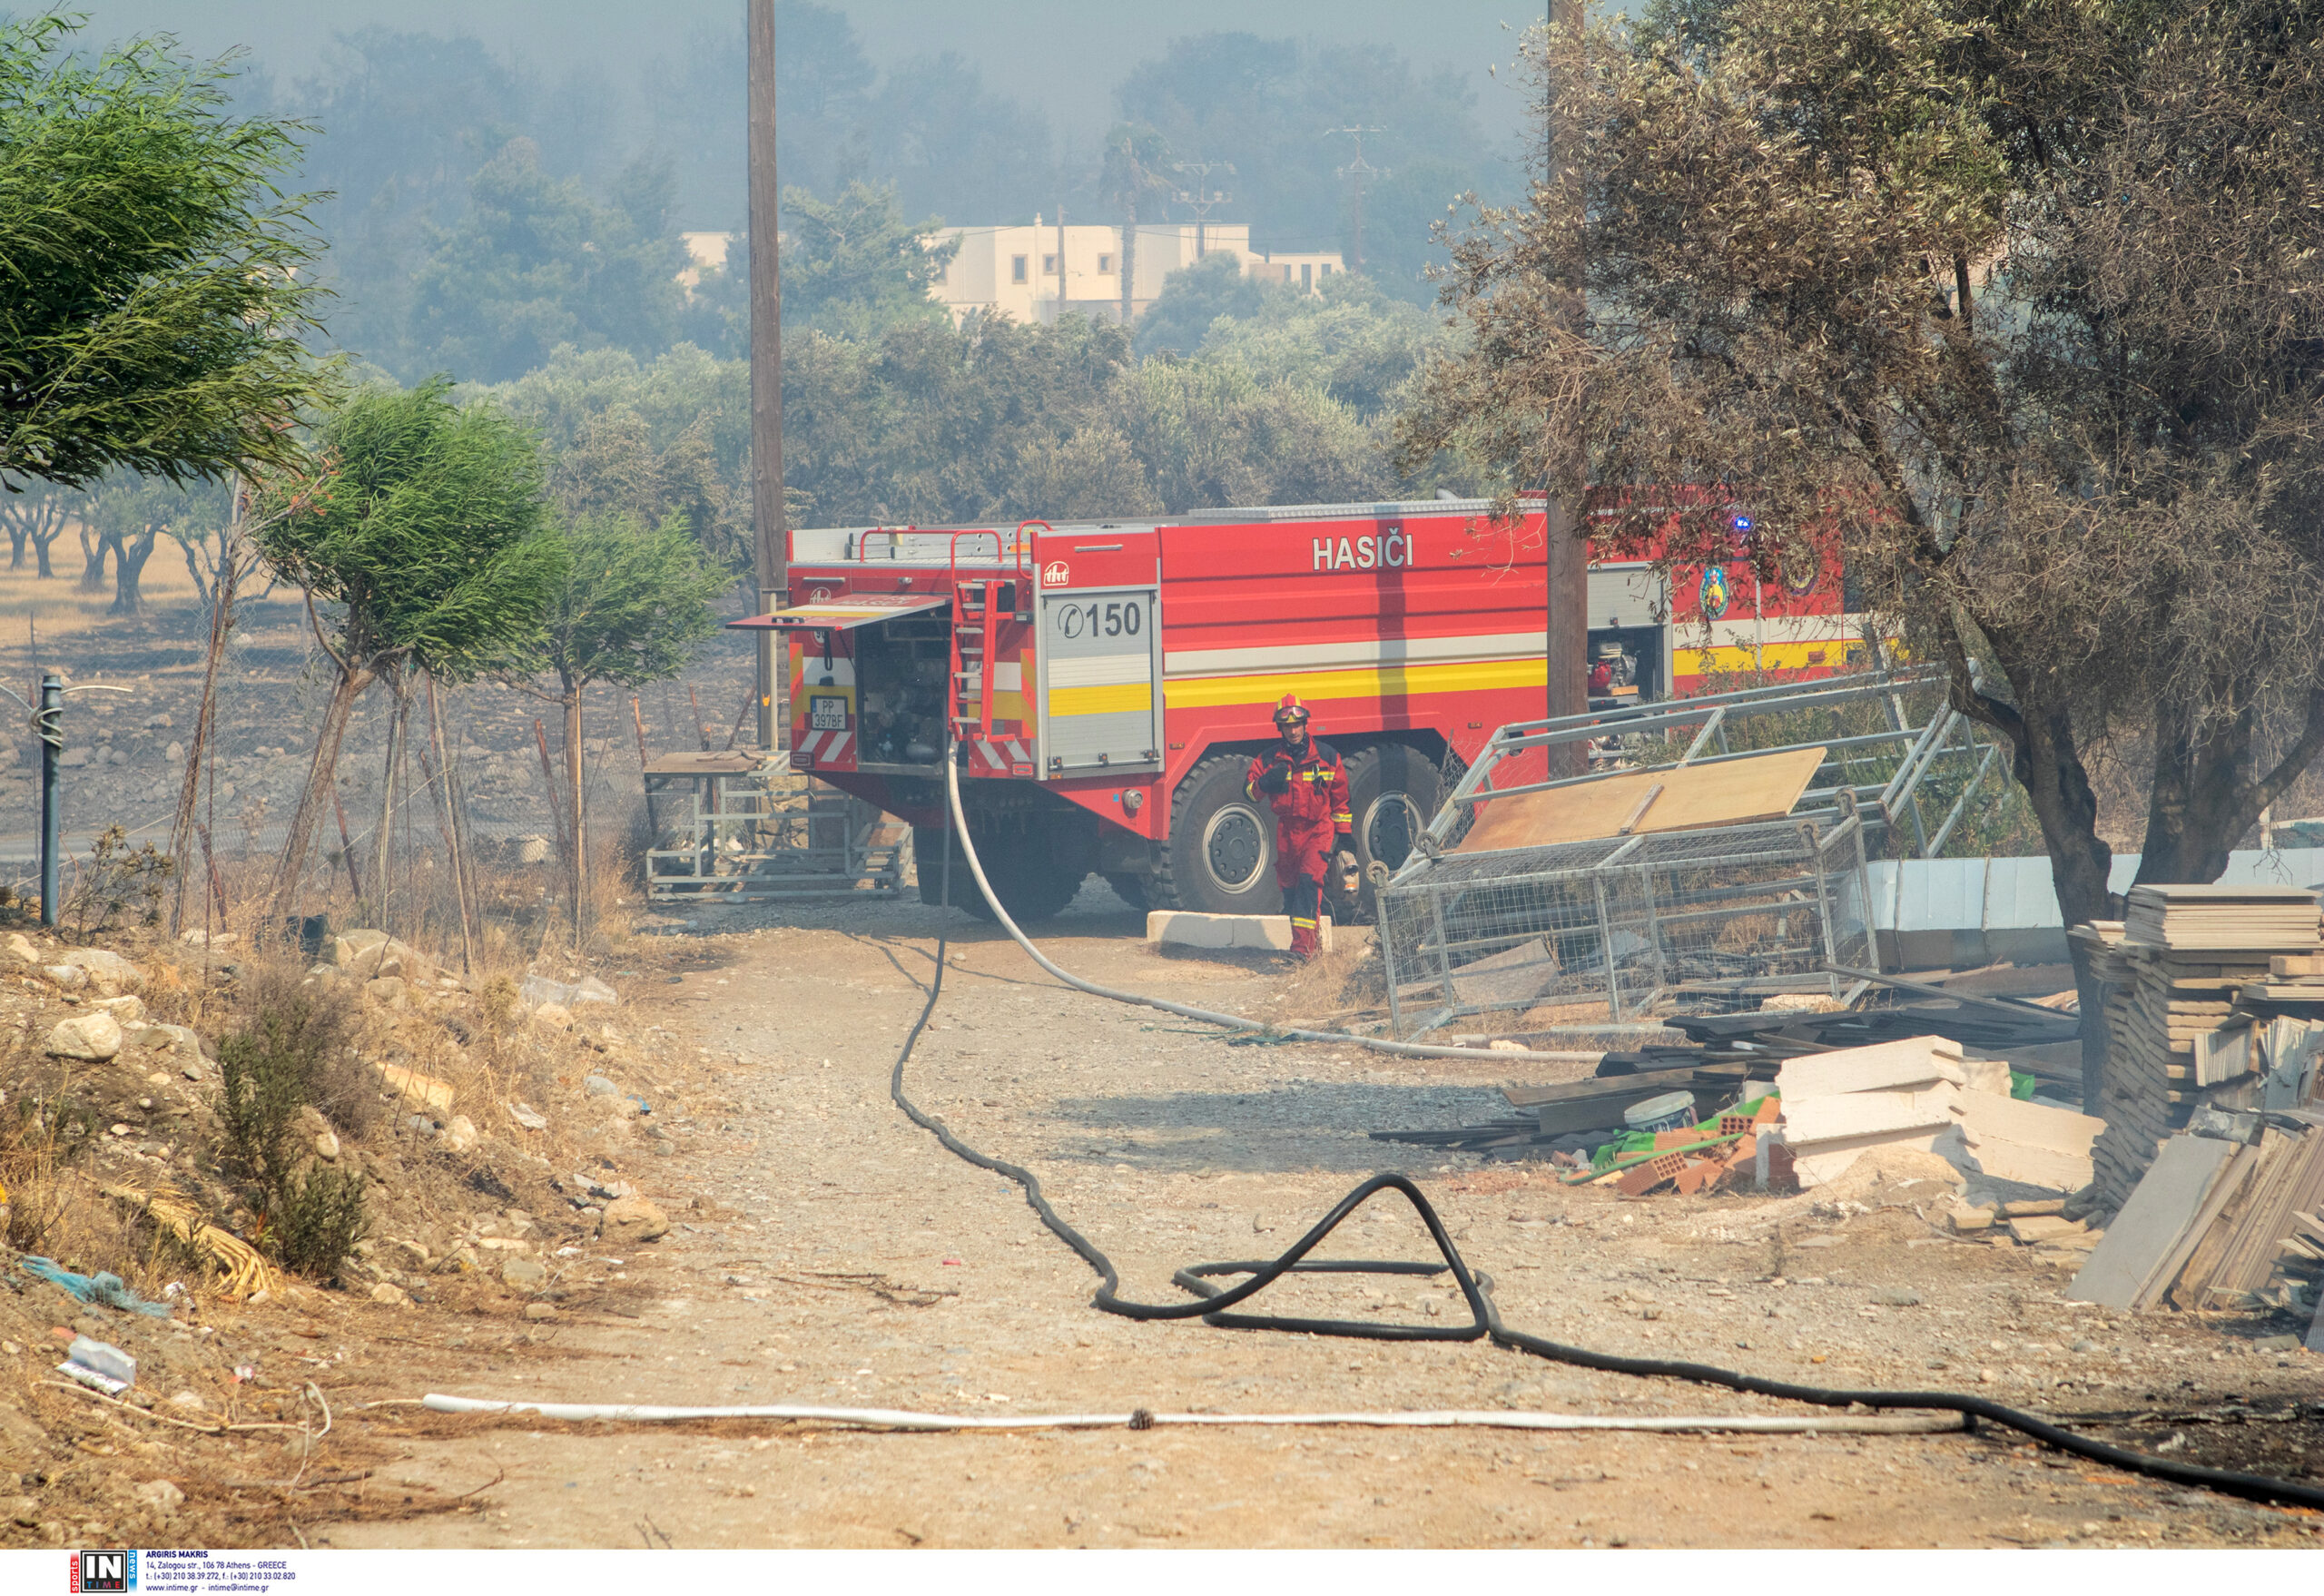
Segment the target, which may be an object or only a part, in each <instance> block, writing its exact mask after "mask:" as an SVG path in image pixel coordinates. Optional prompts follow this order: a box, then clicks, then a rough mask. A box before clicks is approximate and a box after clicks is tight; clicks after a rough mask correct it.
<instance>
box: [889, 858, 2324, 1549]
mask: <svg viewBox="0 0 2324 1596" xmlns="http://www.w3.org/2000/svg"><path fill="white" fill-rule="evenodd" d="M941 871H942V874H941V877H940V879H941V882H942V884H943V892H942V898H943V901H945V902H946V903H947V904H949V903H950V901H951V895H952V892H951V887H952V832H951V829H950V827H949V826H948V827H947V828H945V832H944V857H943V863H942V866H941ZM947 923H948V922H947V921H939V923H938V927H937V932H936V977H935V979H934V980H931V982H930V983H929V989H928V1001H927V1002H926V1003H925V1004H923V1005H922V1006H921V1010H920V1018H919V1019H917V1020H913V1021H912V1026H911V1031H910V1032H909V1033H908V1034H907V1035H906V1036H905V1038H904V1045H903V1049H902V1050H901V1052H899V1053H898V1054H897V1055H896V1066H895V1069H894V1070H893V1071H891V1074H890V1075H889V1078H888V1095H889V1096H890V1097H891V1098H894V1099H895V1104H896V1107H897V1108H900V1109H901V1110H902V1111H903V1113H904V1116H905V1117H906V1118H909V1119H911V1122H912V1123H913V1124H915V1125H917V1126H919V1127H920V1128H921V1129H923V1130H925V1131H927V1132H929V1133H930V1134H931V1135H932V1136H934V1137H935V1138H936V1139H937V1140H938V1141H940V1142H941V1143H942V1144H943V1145H944V1147H945V1149H946V1150H947V1151H949V1152H950V1153H952V1154H953V1155H954V1156H956V1157H958V1158H963V1159H965V1160H967V1161H968V1162H969V1163H971V1164H974V1165H975V1166H976V1167H978V1168H980V1169H990V1170H991V1171H992V1172H993V1173H995V1174H996V1175H1003V1176H1006V1177H1009V1179H1010V1180H1013V1181H1015V1182H1016V1183H1017V1184H1018V1186H1019V1187H1021V1188H1023V1190H1024V1193H1025V1201H1026V1202H1027V1203H1028V1204H1029V1205H1030V1207H1032V1210H1033V1213H1034V1215H1035V1216H1036V1217H1039V1220H1040V1222H1041V1223H1042V1224H1043V1225H1044V1226H1046V1227H1049V1232H1050V1234H1051V1235H1053V1236H1056V1237H1057V1238H1058V1239H1059V1241H1062V1242H1063V1243H1065V1245H1066V1246H1069V1247H1071V1248H1072V1249H1073V1250H1074V1251H1075V1252H1076V1253H1078V1255H1080V1257H1081V1259H1082V1261H1083V1262H1084V1263H1086V1264H1088V1266H1089V1267H1090V1268H1091V1269H1093V1270H1095V1271H1096V1272H1097V1274H1098V1279H1099V1281H1100V1282H1101V1283H1102V1284H1100V1286H1098V1294H1097V1296H1096V1297H1095V1298H1094V1299H1093V1302H1094V1305H1096V1306H1097V1307H1098V1308H1099V1309H1101V1310H1102V1311H1104V1312H1106V1313H1108V1314H1118V1315H1121V1316H1122V1317H1124V1318H1128V1319H1193V1318H1199V1319H1201V1320H1202V1321H1203V1322H1204V1323H1205V1324H1208V1325H1219V1326H1222V1327H1224V1328H1226V1329H1233V1330H1284V1331H1291V1332H1295V1333H1299V1334H1304V1335H1342V1336H1351V1337H1355V1338H1358V1339H1362V1340H1367V1341H1477V1340H1481V1339H1484V1338H1487V1337H1490V1338H1491V1339H1492V1341H1493V1342H1494V1343H1495V1344H1497V1345H1502V1346H1505V1347H1508V1348H1510V1349H1511V1350H1512V1351H1514V1352H1521V1353H1527V1354H1530V1355H1532V1356H1534V1357H1538V1358H1547V1359H1549V1360H1550V1361H1551V1362H1553V1363H1561V1364H1574V1365H1575V1366H1577V1367H1580V1368H1585V1369H1596V1370H1599V1371H1600V1372H1602V1373H1605V1374H1632V1375H1640V1376H1646V1377H1651V1378H1656V1379H1668V1380H1686V1381H1690V1382H1692V1383H1693V1384H1698V1385H1720V1386H1724V1387H1726V1388H1727V1389H1728V1390H1730V1391H1740V1392H1744V1393H1748V1394H1751V1395H1755V1396H1771V1397H1776V1398H1778V1399H1781V1400H1784V1401H1788V1402H1801V1403H1807V1404H1810V1405H1813V1406H1817V1407H1867V1408H1917V1409H1923V1410H1927V1411H1933V1412H1937V1413H1957V1414H1965V1415H1967V1416H1968V1417H1970V1418H1973V1419H1983V1420H1985V1421H1987V1422H1988V1423H1991V1424H1998V1425H2000V1426H2002V1427H2003V1428H2004V1429H2009V1430H2014V1431H2016V1432H2018V1433H2020V1434H2023V1435H2027V1436H2030V1437H2032V1438H2033V1440H2035V1441H2038V1442H2041V1443H2043V1444H2044V1445H2046V1446H2051V1447H2054V1448H2055V1449H2057V1450H2058V1451H2060V1452H2063V1453H2069V1454H2071V1455H2073V1456H2075V1457H2081V1458H2087V1459H2089V1460H2090V1461H2091V1462H2093V1463H2104V1464H2106V1465H2107V1466H2108V1467H2110V1468H2117V1469H2122V1470H2124V1471H2126V1472H2127V1473H2134V1474H2144V1475H2147V1476H2148V1477H2150V1478H2152V1479H2157V1480H2168V1481H2170V1482H2171V1483H2173V1484H2179V1485H2195V1486H2201V1487H2202V1488H2203V1489H2205V1490H2209V1491H2216V1492H2218V1493H2221V1494H2222V1495H2226V1496H2237V1497H2242V1498H2245V1499H2247V1500H2249V1501H2253V1502H2275V1503H2278V1504H2280V1505H2284V1506H2292V1507H2309V1508H2324V1488H2319V1487H2317V1486H2314V1485H2302V1484H2299V1483H2294V1482H2292V1481H2290V1480H2278V1479H2272V1478H2270V1477H2269V1476H2268V1475H2265V1474H2247V1473H2240V1472H2238V1471H2235V1470H2232V1469H2211V1468H2204V1467H2202V1466H2201V1465H2200V1464H2196V1463H2178V1462H2174V1461H2173V1460H2171V1459H2170V1458H2167V1457H2156V1456H2154V1455H2153V1454H2152V1453H2142V1452H2132V1451H2129V1450H2128V1449H2126V1448H2123V1447H2120V1446H2110V1445H2108V1444H2107V1443H2104V1442H2102V1441H2093V1440H2091V1439H2090V1438H2089V1437H2087V1436H2085V1435H2079V1434H2076V1433H2074V1432H2073V1431H2072V1430H2069V1429H2066V1428H2064V1427H2063V1426H2061V1425H2058V1424H2053V1423H2051V1422H2050V1421H2049V1420H2047V1419H2044V1418H2042V1417H2040V1416H2038V1415H2037V1414H2029V1413H2026V1412H2024V1411H2023V1410H2022V1409H2018V1408H2014V1407H2009V1406H2006V1405H2004V1404H2001V1403H1998V1402H1991V1401H1988V1400H1986V1399H1985V1398H1984V1397H1982V1396H1971V1395H1968V1394H1965V1393H1962V1392H1955V1391H1837V1390H1830V1389H1827V1388H1825V1387H1823V1386H1817V1385H1798V1384H1793V1383H1792V1382H1790V1381H1788V1380H1768V1379H1763V1378H1761V1377H1760V1376H1758V1375H1757V1374H1743V1373H1741V1372H1739V1371H1738V1370H1734V1369H1722V1368H1719V1367H1718V1366H1716V1365H1715V1364H1694V1363H1686V1362H1682V1361H1679V1360H1677V1359H1672V1358H1636V1357H1624V1356H1622V1355H1620V1354H1617V1353H1610V1352H1595V1351H1592V1350H1591V1349H1590V1348H1589V1347H1586V1346H1568V1345H1564V1344H1563V1343H1561V1342H1556V1341H1550V1340H1546V1339H1544V1338H1543V1337H1541V1336H1539V1335H1526V1334H1525V1333H1524V1332H1523V1331H1521V1330H1512V1329H1510V1328H1509V1327H1508V1326H1507V1325H1503V1324H1502V1321H1501V1310H1500V1309H1499V1307H1498V1306H1496V1305H1495V1304H1494V1302H1493V1300H1492V1281H1491V1279H1490V1278H1489V1277H1487V1276H1483V1275H1480V1274H1478V1273H1477V1272H1476V1271H1474V1270H1472V1269H1471V1268H1470V1267H1469V1266H1468V1264H1467V1263H1466V1262H1465V1261H1463V1259H1462V1256H1461V1252H1460V1249H1459V1248H1458V1247H1456V1246H1454V1245H1453V1243H1452V1236H1451V1235H1450V1234H1449V1233H1448V1232H1447V1231H1446V1230H1445V1228H1444V1222H1443V1219H1441V1218H1440V1217H1438V1216H1437V1212H1436V1209H1435V1208H1434V1207H1433V1206H1432V1205H1431V1204H1430V1202H1429V1200H1428V1198H1427V1197H1426V1196H1425V1195H1424V1194H1423V1192H1422V1191H1421V1189H1420V1187H1418V1186H1416V1185H1414V1184H1413V1182H1412V1180H1411V1179H1410V1178H1408V1177H1405V1176H1403V1175H1399V1174H1395V1173H1393V1172H1390V1173H1384V1174H1380V1175H1374V1177H1372V1178H1371V1179H1369V1180H1366V1181H1364V1183H1363V1184H1362V1185H1360V1186H1358V1187H1356V1188H1355V1189H1354V1190H1353V1191H1351V1192H1349V1193H1348V1194H1347V1195H1346V1196H1345V1197H1342V1198H1341V1199H1340V1200H1339V1201H1338V1202H1337V1203H1336V1204H1334V1206H1333V1207H1332V1211H1331V1212H1330V1213H1328V1214H1326V1215H1324V1217H1323V1218H1322V1219H1320V1220H1318V1221H1316V1223H1315V1226H1314V1227H1313V1228H1311V1229H1310V1230H1309V1231H1308V1232H1307V1234H1306V1235H1305V1236H1301V1237H1300V1238H1299V1239H1298V1240H1297V1241H1295V1242H1294V1243H1293V1244H1292V1245H1291V1246H1290V1248H1289V1249H1288V1250H1287V1251H1285V1252H1284V1253H1283V1254H1282V1255H1281V1256H1277V1257H1274V1258H1266V1259H1251V1260H1247V1261H1244V1262H1239V1263H1221V1264H1196V1265H1192V1266H1188V1267H1187V1268H1184V1269H1180V1270H1179V1271H1178V1272H1177V1274H1176V1275H1175V1276H1172V1279H1173V1282H1174V1283H1175V1284H1176V1285H1177V1286H1180V1287H1181V1288H1182V1289H1184V1290H1186V1291H1187V1292H1189V1293H1190V1294H1192V1295H1193V1296H1194V1297H1195V1300H1194V1301H1191V1302H1183V1303H1144V1302H1134V1301H1132V1300H1130V1299H1128V1298H1127V1297H1124V1296H1121V1295H1120V1289H1121V1275H1120V1272H1119V1271H1118V1270H1117V1269H1116V1268H1115V1267H1114V1262H1113V1260H1112V1259H1111V1258H1109V1257H1108V1256H1106V1255H1105V1254H1104V1253H1102V1252H1100V1251H1099V1250H1098V1246H1097V1244H1096V1243H1094V1242H1092V1241H1091V1240H1090V1239H1089V1238H1088V1236H1084V1235H1082V1234H1081V1232H1079V1231H1078V1230H1076V1229H1075V1228H1074V1227H1072V1226H1070V1225H1068V1224H1067V1223H1066V1222H1065V1220H1064V1219H1063V1218H1061V1217H1059V1214H1058V1211H1057V1210H1056V1209H1055V1208H1053V1207H1050V1206H1049V1198H1048V1197H1046V1196H1044V1195H1043V1194H1042V1191H1041V1182H1040V1177H1039V1176H1037V1175H1035V1174H1034V1173H1033V1172H1032V1171H1031V1170H1030V1169H1028V1168H1025V1167H1023V1166H1021V1165H1018V1164H1011V1163H1009V1161H1007V1160H1006V1159H1003V1158H990V1157H988V1156H987V1155H985V1154H983V1153H980V1152H979V1151H978V1150H977V1149H976V1148H972V1147H970V1145H969V1144H968V1143H966V1142H964V1141H962V1140H961V1139H960V1138H959V1137H957V1136H954V1135H953V1134H952V1133H951V1131H950V1129H948V1128H946V1127H945V1125H944V1122H943V1121H942V1120H940V1119H939V1118H936V1117H935V1116H933V1115H931V1114H928V1113H925V1112H923V1111H922V1110H921V1108H919V1106H918V1105H916V1104H915V1103H913V1102H912V1100H911V1098H908V1097H906V1096H905V1095H904V1066H905V1065H906V1064H907V1063H909V1062H910V1061H911V1055H912V1050H913V1049H915V1048H917V1047H918V1046H919V1045H920V1038H921V1032H923V1031H924V1030H927V1029H928V1021H929V1020H930V1018H931V1016H933V1015H934V1014H935V1012H936V1004H937V1000H939V999H940V997H942V996H943V992H944V961H945V953H946V948H947V945H948V942H949V940H950V939H949V936H948V934H947V931H946V925H947ZM1383 1191H1394V1192H1397V1193H1400V1194H1401V1195H1402V1196H1403V1197H1404V1199H1405V1200H1406V1201H1408V1202H1410V1203H1411V1204H1412V1206H1413V1212H1414V1213H1415V1214H1417V1215H1418V1216H1419V1217H1420V1221H1421V1223H1422V1224H1423V1225H1424V1226H1426V1227H1428V1234H1429V1236H1430V1238H1431V1239H1432V1240H1433V1241H1434V1242H1435V1243H1436V1249H1437V1251H1438V1253H1439V1254H1441V1255H1442V1261H1441V1262H1438V1263H1424V1262H1418V1261H1413V1260H1409V1259H1337V1258H1334V1259H1324V1260H1320V1261H1317V1262H1315V1263H1309V1262H1307V1261H1305V1260H1306V1257H1307V1255H1308V1254H1309V1253H1311V1252H1313V1251H1314V1250H1315V1248H1316V1247H1317V1246H1320V1245H1322V1243H1323V1241H1324V1237H1326V1236H1329V1235H1331V1233H1332V1232H1333V1231H1334V1230H1335V1229H1337V1228H1338V1227H1339V1226H1340V1224H1341V1223H1342V1221H1344V1220H1345V1219H1346V1218H1347V1217H1348V1216H1349V1215H1350V1214H1353V1213H1354V1212H1355V1210H1356V1209H1358V1208H1360V1207H1363V1206H1364V1204H1365V1203H1366V1202H1368V1201H1369V1200H1370V1199H1371V1198H1372V1197H1374V1196H1376V1195H1377V1194H1379V1193H1380V1192H1383ZM1447 1272H1449V1273H1450V1274H1451V1275H1452V1279H1453V1282H1454V1283H1455V1284H1456V1285H1458V1286H1460V1288H1461V1295H1462V1297H1463V1298H1464V1299H1465V1300H1466V1301H1467V1303H1468V1305H1469V1312H1470V1314H1471V1315H1472V1317H1471V1320H1470V1322H1469V1323H1468V1324H1466V1325H1444V1326H1443V1327H1441V1328H1440V1327H1437V1326H1433V1325H1391V1324H1383V1323H1377V1322H1374V1321H1368V1320H1361V1319H1303V1318H1290V1317H1285V1316H1282V1315H1273V1314H1231V1313H1227V1312H1226V1311H1225V1310H1226V1309H1227V1308H1229V1307H1232V1306H1233V1305H1236V1303H1240V1302H1243V1301H1246V1300H1247V1299H1248V1298H1250V1297H1252V1296H1256V1295H1257V1294H1258V1293H1259V1292H1261V1291H1264V1290H1265V1289H1266V1287H1267V1286H1270V1285H1272V1284H1274V1283H1275V1281H1277V1280H1279V1279H1281V1278H1282V1277H1283V1276H1285V1275H1290V1274H1311V1275H1441V1274H1444V1273H1447ZM1218 1275H1245V1276H1249V1277H1248V1278H1247V1279H1246V1280H1245V1281H1244V1282H1243V1283H1242V1284H1241V1285H1239V1286H1232V1287H1226V1288H1222V1287H1220V1286H1216V1285H1214V1284H1213V1283H1212V1280H1211V1279H1210V1276H1218Z"/></svg>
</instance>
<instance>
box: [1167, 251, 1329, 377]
mask: <svg viewBox="0 0 2324 1596" xmlns="http://www.w3.org/2000/svg"><path fill="white" fill-rule="evenodd" d="M1293 292H1294V290H1291V289H1287V288H1284V287H1282V286H1281V285H1279V284H1276V283H1271V282H1262V281H1260V280H1259V279H1257V278H1256V277H1251V276H1247V275H1246V274H1245V272H1244V271H1243V258H1242V257H1241V256H1240V255H1237V254H1236V252H1235V251H1232V250H1213V251H1210V252H1209V253H1208V254H1206V255H1205V256H1204V257H1203V258H1202V259H1201V260H1199V261H1196V262H1195V263H1194V264H1193V265H1191V266H1188V267H1186V268H1184V269H1183V270H1181V271H1173V272H1172V273H1170V275H1169V276H1167V277H1166V278H1164V279H1163V280H1162V291H1161V293H1160V294H1159V295H1158V296H1157V297H1156V299H1155V300H1154V303H1153V304H1152V305H1150V306H1148V307H1147V311H1146V314H1145V315H1144V316H1141V317H1140V318H1138V322H1137V352H1138V353H1139V354H1141V355H1150V354H1154V353H1157V351H1167V352H1169V353H1172V354H1180V355H1191V354H1193V353H1194V352H1195V351H1196V350H1198V349H1200V348H1202V340H1203V339H1204V337H1205V336H1206V334H1208V332H1209V331H1210V324H1211V323H1212V322H1214V321H1216V320H1218V319H1219V318H1220V317H1221V316H1232V317H1234V318H1235V319H1236V320H1249V319H1250V318H1252V317H1254V316H1256V315H1258V314H1259V313H1260V312H1261V311H1262V310H1265V308H1266V306H1267V304H1268V302H1269V301H1270V300H1274V299H1276V298H1288V297H1289V296H1290V295H1291V294H1292V293H1293Z"/></svg>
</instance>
